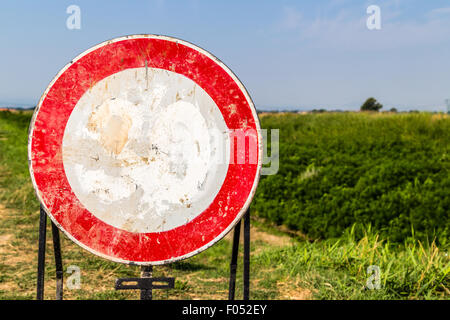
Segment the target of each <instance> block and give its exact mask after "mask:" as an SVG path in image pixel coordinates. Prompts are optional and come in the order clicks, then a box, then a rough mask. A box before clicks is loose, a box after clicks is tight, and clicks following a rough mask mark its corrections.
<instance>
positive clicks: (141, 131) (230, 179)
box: [28, 35, 262, 265]
mask: <svg viewBox="0 0 450 320" xmlns="http://www.w3.org/2000/svg"><path fill="white" fill-rule="evenodd" d="M260 131H261V130H260V126H259V121H258V117H257V114H256V110H255V108H254V105H253V103H252V101H251V99H250V97H249V95H248V93H247V91H246V90H245V88H244V86H243V85H242V83H241V82H240V81H239V80H238V78H237V77H236V76H235V75H234V74H233V73H232V72H231V71H230V69H229V68H228V67H226V66H225V65H224V64H223V63H222V62H221V61H219V60H218V59H217V58H215V57H214V56H213V55H212V54H210V53H208V52H207V51H205V50H203V49H201V48H199V47H197V46H195V45H193V44H191V43H188V42H185V41H182V40H179V39H174V38H170V37H165V36H155V35H134V36H126V37H121V38H117V39H113V40H110V41H106V42H103V43H101V44H99V45H97V46H95V47H93V48H91V49H89V50H87V51H85V52H83V53H82V54H81V55H79V56H78V57H76V58H75V59H74V60H73V61H71V62H70V63H69V64H67V65H66V66H65V67H64V68H63V69H62V70H61V71H60V72H59V73H58V75H57V76H56V77H55V78H54V79H53V81H52V82H51V83H50V85H49V86H48V88H47V89H46V91H45V92H44V94H43V96H42V97H41V99H40V101H39V104H38V106H37V107H36V110H35V112H34V115H33V119H32V122H31V126H30V134H29V142H28V157H29V165H30V174H31V178H32V182H33V185H34V188H35V190H36V193H37V196H38V198H39V200H40V202H41V204H42V206H43V207H44V208H45V210H46V212H47V213H48V215H49V216H50V218H51V219H52V220H53V222H54V223H55V224H56V225H57V226H58V227H59V228H60V229H61V230H62V231H64V232H65V234H66V235H67V236H68V237H69V238H70V239H72V240H73V241H74V242H76V243H77V244H79V245H80V246H82V247H83V248H85V249H87V250H89V251H90V252H92V253H94V254H97V255H99V256H102V257H104V258H107V259H110V260H113V261H117V262H123V263H135V264H141V265H149V264H151V265H157V264H164V263H169V262H173V261H176V260H180V259H184V258H187V257H190V256H192V255H194V254H197V253H199V252H200V251H202V250H205V249H206V248H208V247H209V246H211V245H213V244H214V243H215V242H217V241H218V240H220V239H221V238H222V237H223V236H224V235H225V234H226V233H227V232H228V231H230V230H231V228H232V227H233V226H234V225H235V224H236V223H237V221H238V220H239V219H240V218H241V217H242V215H243V213H244V212H245V211H246V209H247V208H248V206H249V205H250V202H251V199H252V197H253V195H254V193H255V189H256V186H257V183H258V179H259V173H260V169H261V162H262V139H261V133H260Z"/></svg>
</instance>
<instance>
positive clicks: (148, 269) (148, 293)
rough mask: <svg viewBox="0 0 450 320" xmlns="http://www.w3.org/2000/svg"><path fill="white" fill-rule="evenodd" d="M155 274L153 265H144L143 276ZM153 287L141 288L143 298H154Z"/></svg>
mask: <svg viewBox="0 0 450 320" xmlns="http://www.w3.org/2000/svg"><path fill="white" fill-rule="evenodd" d="M152 274H153V267H152V266H142V268H141V278H151V277H152ZM152 293H153V292H152V288H150V289H142V290H141V300H152Z"/></svg>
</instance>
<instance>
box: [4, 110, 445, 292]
mask: <svg viewBox="0 0 450 320" xmlns="http://www.w3.org/2000/svg"><path fill="white" fill-rule="evenodd" d="M30 118H31V114H30V113H8V112H0V299H33V298H34V297H35V286H36V266H37V236H38V235H37V232H38V217H39V211H38V210H39V205H38V203H37V200H36V198H35V196H34V191H33V188H32V186H31V182H30V178H29V174H28V165H27V155H26V152H27V150H26V140H27V126H28V123H29V121H30ZM253 216H255V215H254V214H253ZM252 226H253V227H252V228H253V229H252V244H251V252H252V255H251V257H252V260H251V298H252V299H449V297H450V292H449V287H450V283H449V271H450V261H449V257H448V252H447V251H446V250H447V249H446V248H442V247H437V246H436V245H435V243H434V242H433V241H430V242H423V243H422V242H420V241H418V240H417V239H414V238H409V239H408V240H407V241H405V242H403V243H389V242H388V241H386V240H384V239H380V237H379V235H378V234H377V232H375V231H374V230H373V229H372V228H371V227H367V228H362V227H361V226H360V225H356V224H355V225H354V227H353V228H351V229H349V230H348V231H347V232H346V233H345V234H344V235H342V236H341V237H339V238H338V239H328V240H323V241H313V242H311V241H308V240H307V237H306V236H304V235H303V234H300V233H293V232H291V231H289V230H286V229H285V228H282V227H281V228H280V227H278V226H276V225H274V224H272V223H271V222H268V221H265V220H263V219H260V218H257V219H256V216H255V220H253V221H252ZM361 232H362V233H363V234H364V236H363V237H359V236H358V237H357V236H356V235H357V234H361ZM47 234H48V243H47V254H46V259H47V269H46V275H45V276H46V288H45V289H46V292H45V297H46V299H53V298H54V289H55V268H54V264H53V253H52V250H51V248H52V246H51V239H50V236H49V235H50V227H48V230H47ZM230 239H231V238H230V237H229V235H228V236H227V237H225V238H224V239H222V240H221V241H219V242H218V243H217V244H216V245H214V246H213V247H211V248H210V249H208V250H206V251H204V252H202V253H200V254H198V255H196V256H194V257H192V258H190V259H188V260H184V261H181V262H178V263H174V264H171V265H166V266H160V267H155V276H173V277H175V278H176V283H175V289H173V290H168V291H157V292H155V299H209V298H211V299H226V297H227V289H228V275H229V273H228V272H229V258H230V254H231V241H230ZM61 241H62V250H63V251H62V253H63V263H64V268H65V270H66V269H67V267H68V266H70V265H76V266H78V267H79V268H80V270H81V289H79V290H69V289H67V288H65V290H64V295H65V298H66V299H137V298H138V297H139V293H138V292H135V291H127V292H117V291H115V290H114V289H113V287H114V281H115V279H116V278H119V277H134V276H138V275H139V268H138V267H136V266H128V265H122V264H117V263H113V262H110V261H107V260H104V259H101V258H98V257H96V256H94V255H92V254H90V253H88V252H87V251H85V250H83V249H81V248H80V247H78V246H77V245H75V244H74V243H73V242H72V241H70V240H69V239H67V238H66V237H65V236H62V239H61ZM241 248H242V246H241ZM239 261H240V262H241V261H242V256H241V257H240V260H239ZM371 265H376V266H378V267H379V268H380V271H381V275H380V285H381V287H380V289H379V290H369V289H368V288H367V286H366V282H367V279H368V278H369V276H370V275H369V274H368V273H367V268H368V267H369V266H371ZM241 268H242V263H240V265H239V269H238V276H239V275H241V273H242V269H241ZM65 277H66V278H67V277H68V274H67V273H66V274H65ZM241 289H242V281H241V278H240V277H238V283H237V297H241V296H242V290H241Z"/></svg>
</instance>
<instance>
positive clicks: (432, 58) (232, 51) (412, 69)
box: [0, 0, 450, 111]
mask: <svg viewBox="0 0 450 320" xmlns="http://www.w3.org/2000/svg"><path fill="white" fill-rule="evenodd" d="M72 4H75V5H78V6H79V7H80V9H81V29H80V30H69V29H67V28H66V20H67V18H68V17H69V14H67V13H66V8H67V7H68V6H69V5H72ZM369 5H378V6H379V7H380V9H381V30H368V29H367V27H366V20H367V18H368V16H369V15H368V14H367V13H366V9H367V7H368V6H369ZM135 33H154V34H164V35H169V36H174V37H178V38H181V39H184V40H187V41H190V42H193V43H195V44H197V45H199V46H201V47H203V48H205V49H206V50H208V51H210V52H211V53H213V54H214V55H216V56H217V57H219V58H220V59H221V60H222V61H224V62H225V63H226V64H227V65H228V66H229V67H230V68H231V69H232V70H233V71H234V72H235V73H236V74H237V76H238V77H239V78H240V79H241V81H242V82H243V83H244V85H245V86H246V87H247V89H248V90H249V92H250V94H251V96H252V98H253V100H254V102H255V104H256V105H257V107H259V108H306V109H312V108H329V109H336V108H340V109H356V108H358V107H359V106H360V105H361V103H362V102H363V101H364V100H365V99H366V98H367V97H369V96H374V97H375V98H377V99H378V100H379V101H380V102H381V103H383V104H384V105H385V109H386V108H390V107H397V108H398V109H422V110H438V111H439V110H444V109H445V107H444V99H446V98H450V1H449V0H447V1H443V0H432V1H424V0H384V1H375V0H371V1H355V0H353V1H352V0H316V1H275V0H272V1H268V0H247V1H235V0H227V1H213V0H209V1H207V0H185V1H175V0H172V1H170V0H146V1H111V0H110V1H100V0H98V1H92V0H90V1H75V0H72V1H43V0H41V1H23V0H17V1H3V2H2V4H1V6H0V43H1V46H0V48H1V50H0V52H1V53H0V57H1V59H0V70H1V72H0V102H11V103H26V104H35V103H36V102H37V101H38V100H39V98H40V95H41V94H42V93H43V91H44V90H45V88H46V87H47V85H48V83H49V82H50V81H51V79H52V78H53V77H54V76H55V74H56V73H57V72H58V71H59V70H60V69H61V68H62V67H63V66H64V65H65V64H66V63H67V62H69V61H70V60H71V59H72V58H73V57H75V56H76V55H78V54H79V53H81V52H83V51H84V50H86V49H88V48H89V47H92V46H94V45H95V44H97V43H99V42H102V41H104V40H107V39H111V38H115V37H118V36H122V35H126V34H135Z"/></svg>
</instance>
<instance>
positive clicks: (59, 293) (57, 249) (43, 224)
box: [36, 206, 63, 300]
mask: <svg viewBox="0 0 450 320" xmlns="http://www.w3.org/2000/svg"><path fill="white" fill-rule="evenodd" d="M52 235H53V250H54V254H55V266H56V300H62V298H63V267H62V258H61V245H60V240H59V230H58V227H57V226H56V225H55V224H54V223H53V222H52ZM46 240H47V213H46V212H45V210H44V208H42V206H41V208H40V214H39V250H38V274H37V292H36V299H37V300H44V278H45V244H46Z"/></svg>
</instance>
